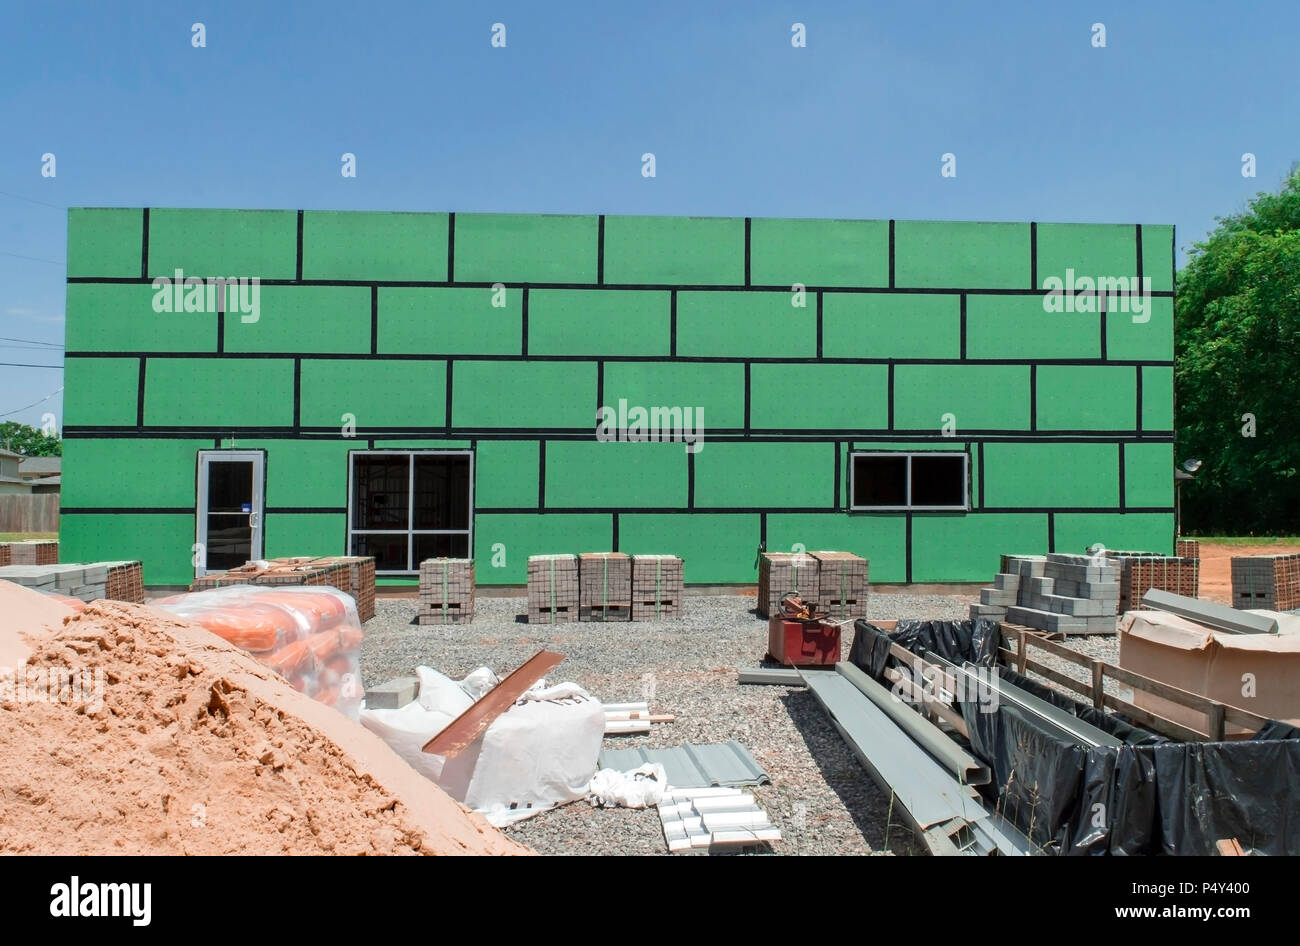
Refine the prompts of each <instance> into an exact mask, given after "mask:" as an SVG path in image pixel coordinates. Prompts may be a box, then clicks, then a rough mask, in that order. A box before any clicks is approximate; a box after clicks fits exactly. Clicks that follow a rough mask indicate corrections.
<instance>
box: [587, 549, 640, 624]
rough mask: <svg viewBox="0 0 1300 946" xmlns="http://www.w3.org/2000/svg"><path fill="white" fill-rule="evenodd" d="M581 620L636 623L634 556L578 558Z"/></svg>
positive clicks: (609, 554)
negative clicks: (633, 600)
mask: <svg viewBox="0 0 1300 946" xmlns="http://www.w3.org/2000/svg"><path fill="white" fill-rule="evenodd" d="M578 620H579V621H630V620H632V557H631V556H630V555H628V554H626V553H624V552H584V553H583V554H581V555H579V556H578Z"/></svg>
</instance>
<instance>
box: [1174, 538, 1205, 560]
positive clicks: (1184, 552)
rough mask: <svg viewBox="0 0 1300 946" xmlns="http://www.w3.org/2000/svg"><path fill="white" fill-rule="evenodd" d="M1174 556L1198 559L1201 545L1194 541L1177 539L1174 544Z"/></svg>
mask: <svg viewBox="0 0 1300 946" xmlns="http://www.w3.org/2000/svg"><path fill="white" fill-rule="evenodd" d="M1174 554H1175V555H1176V556H1178V557H1179V558H1200V557H1201V543H1200V542H1199V541H1198V540H1196V539H1179V540H1178V541H1177V543H1176V544H1175V547H1174Z"/></svg>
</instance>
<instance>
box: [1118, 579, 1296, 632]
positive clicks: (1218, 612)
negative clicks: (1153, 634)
mask: <svg viewBox="0 0 1300 946" xmlns="http://www.w3.org/2000/svg"><path fill="white" fill-rule="evenodd" d="M1142 604H1143V605H1144V606H1146V607H1148V608H1154V609H1155V610H1157V611H1168V612H1169V613H1170V614H1177V615H1178V616H1179V617H1184V618H1187V619H1188V620H1189V621H1195V622H1196V623H1197V624H1204V625H1205V626H1206V627H1211V628H1214V629H1215V630H1216V631H1228V632H1229V633H1231V634H1276V633H1277V621H1275V620H1274V619H1273V618H1267V617H1264V615H1262V614H1251V613H1250V612H1249V611H1238V610H1237V609H1236V608H1229V607H1226V606H1225V605H1222V604H1215V603H1214V602H1213V601H1202V600H1201V599H1199V598H1188V597H1186V596H1184V595H1176V594H1174V593H1173V592H1169V591H1161V590H1160V589H1158V588H1152V589H1150V590H1149V591H1148V592H1147V593H1146V594H1144V595H1143V596H1142Z"/></svg>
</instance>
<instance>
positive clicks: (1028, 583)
mask: <svg viewBox="0 0 1300 946" xmlns="http://www.w3.org/2000/svg"><path fill="white" fill-rule="evenodd" d="M1119 575H1120V566H1119V563H1118V562H1116V561H1113V560H1111V559H1103V560H1101V561H1098V560H1096V559H1094V558H1092V557H1091V556H1088V555H1060V554H1055V553H1053V554H1051V555H1004V556H1003V557H1002V571H1001V572H1000V573H998V574H997V575H996V576H995V577H994V579H993V587H992V588H984V589H982V590H981V591H980V603H979V604H973V605H971V608H970V616H971V617H972V618H988V619H990V620H994V621H1007V622H1009V623H1011V624H1020V625H1023V626H1025V627H1033V628H1038V629H1039V630H1044V631H1054V632H1055V631H1059V632H1062V633H1065V634H1114V633H1115V616H1116V614H1117V609H1118V605H1119Z"/></svg>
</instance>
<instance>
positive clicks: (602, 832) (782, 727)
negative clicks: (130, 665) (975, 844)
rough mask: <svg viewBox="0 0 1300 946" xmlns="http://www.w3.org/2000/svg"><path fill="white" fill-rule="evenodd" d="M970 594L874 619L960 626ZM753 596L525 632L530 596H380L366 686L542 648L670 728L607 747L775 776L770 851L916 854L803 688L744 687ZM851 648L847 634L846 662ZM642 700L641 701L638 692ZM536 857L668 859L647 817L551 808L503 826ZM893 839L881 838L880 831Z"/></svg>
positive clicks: (762, 646) (900, 600)
mask: <svg viewBox="0 0 1300 946" xmlns="http://www.w3.org/2000/svg"><path fill="white" fill-rule="evenodd" d="M975 600H977V599H976V598H974V597H973V596H966V595H951V596H950V595H914V594H883V593H881V594H873V595H871V597H870V599H869V605H868V614H869V616H871V617H876V618H893V617H900V616H901V617H909V618H943V619H960V618H965V617H966V616H967V611H968V606H969V605H970V604H971V603H972V602H973V601H975ZM754 604H755V599H754V598H753V597H738V596H705V595H701V596H692V597H689V598H688V600H687V605H688V606H687V608H686V617H684V618H683V619H681V620H678V621H665V622H662V623H640V622H638V623H621V624H561V625H529V624H528V623H526V620H525V618H524V616H523V615H524V608H525V599H524V598H479V599H478V601H477V602H476V608H477V613H476V615H475V618H474V621H473V623H472V624H468V625H450V626H425V627H421V626H418V625H415V624H412V623H411V621H412V618H413V617H414V614H415V609H416V602H415V601H414V600H413V599H391V598H390V599H384V598H381V599H379V601H378V602H377V613H376V615H375V617H374V618H372V619H371V620H370V621H368V622H367V623H366V637H365V644H364V646H363V649H362V655H361V672H362V678H363V679H364V680H366V681H370V682H382V681H384V680H388V679H391V678H392V677H395V676H400V675H403V674H409V673H411V671H412V670H413V668H414V667H415V666H416V665H417V664H425V665H427V666H430V667H434V668H436V669H438V670H440V671H442V672H443V673H446V674H448V675H449V676H452V677H456V678H459V677H462V676H464V675H465V674H467V673H469V672H470V671H472V670H474V669H475V668H477V667H480V666H488V667H491V668H492V669H493V670H494V671H496V672H498V673H505V672H507V671H509V670H512V669H514V668H515V667H516V666H518V665H519V664H521V663H523V661H524V660H526V659H527V658H528V657H530V656H531V655H532V654H533V653H535V652H536V651H537V650H539V649H541V648H542V647H546V648H548V649H551V650H556V651H558V652H560V653H562V654H564V655H565V658H566V659H565V661H564V662H563V663H562V664H560V666H559V667H557V668H556V669H555V670H554V671H553V672H552V673H551V674H550V675H549V679H550V680H551V681H552V682H559V681H564V680H572V681H573V682H575V683H577V684H578V685H580V686H582V687H584V688H586V689H587V690H589V691H590V692H591V693H592V694H593V695H594V696H596V697H597V698H599V699H602V700H605V701H608V702H616V703H618V702H627V701H632V700H640V699H645V698H646V695H649V696H650V703H651V708H652V709H653V710H654V712H656V713H672V714H674V715H676V717H677V722H675V723H668V724H662V725H656V726H654V728H653V730H652V731H651V732H650V733H649V734H646V735H628V736H613V737H606V742H605V745H606V746H612V747H629V746H637V745H641V746H646V747H648V748H665V747H669V746H674V745H679V744H681V743H683V742H696V743H704V742H724V741H726V740H727V739H736V740H737V741H739V742H740V743H741V744H742V745H744V746H745V747H746V748H748V749H749V751H750V752H751V753H752V754H753V755H754V758H755V759H757V760H758V762H759V764H760V765H762V766H763V767H764V768H765V769H766V770H767V772H768V774H770V775H771V777H772V784H771V785H765V786H760V787H759V788H757V789H755V790H754V794H755V797H756V799H757V801H758V803H759V804H760V805H761V806H762V807H763V809H764V810H765V811H766V812H767V813H768V816H769V817H770V818H771V820H772V821H773V823H775V824H776V825H777V826H779V827H780V829H781V834H782V838H783V840H782V841H780V842H778V843H776V844H774V845H773V846H772V850H773V853H775V854H871V853H882V852H889V853H894V854H913V853H921V852H923V849H922V848H918V846H917V845H916V844H915V842H914V841H913V840H912V836H911V832H910V831H909V830H908V829H907V827H906V825H905V824H902V823H900V822H901V819H900V817H899V815H898V813H897V812H895V813H893V815H892V816H891V813H890V811H889V796H888V795H887V794H885V793H883V792H881V791H880V789H879V788H877V786H876V784H875V782H873V781H872V779H871V777H870V776H869V775H867V773H866V772H865V771H864V770H863V769H862V767H861V766H860V765H859V764H858V761H857V760H856V759H855V758H854V757H853V755H852V753H851V752H850V751H849V749H848V747H847V746H846V745H845V744H844V742H843V740H842V739H840V736H839V734H838V733H837V732H835V730H834V729H833V728H832V727H831V724H830V722H829V720H828V719H827V718H826V714H825V712H823V710H822V709H821V707H820V706H819V705H817V703H816V701H815V700H814V699H813V697H812V695H811V694H809V693H808V692H807V691H805V690H803V689H802V688H789V687H776V686H744V687H742V686H739V685H738V684H737V683H736V671H737V670H739V669H741V668H749V667H756V666H758V665H759V663H760V660H761V658H762V657H763V655H764V653H765V651H766V650H767V622H766V620H765V619H763V618H760V617H758V616H757V614H756V613H755V612H754V610H753V608H754ZM850 642H851V632H850V633H849V634H847V635H846V637H845V642H844V647H845V654H846V655H847V652H848V645H849V643H850ZM643 694H646V695H643ZM508 830H509V833H510V835H511V836H512V837H514V838H516V839H517V840H519V841H520V842H522V843H524V844H527V845H529V846H530V847H532V848H533V849H535V850H537V851H538V852H540V853H542V854H664V853H667V847H666V845H665V844H664V839H663V832H662V830H661V828H660V826H659V818H658V816H657V814H656V813H655V812H654V811H653V810H644V811H635V810H628V809H617V808H615V809H596V808H593V807H592V806H590V805H588V804H587V803H586V802H582V801H579V802H575V803H573V804H571V805H566V806H564V807H561V808H558V809H555V810H552V811H549V812H545V813H543V814H540V815H537V816H535V817H533V818H530V819H529V820H527V821H524V822H521V823H520V824H518V825H516V826H514V827H512V828H510V829H508ZM887 832H888V838H886V833H887Z"/></svg>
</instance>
